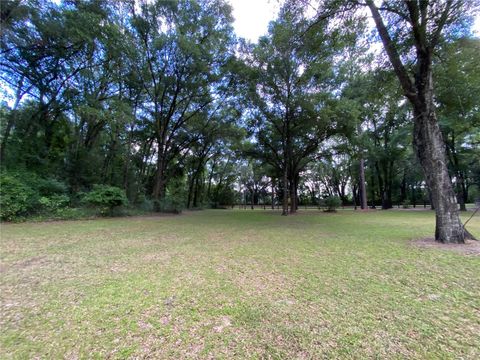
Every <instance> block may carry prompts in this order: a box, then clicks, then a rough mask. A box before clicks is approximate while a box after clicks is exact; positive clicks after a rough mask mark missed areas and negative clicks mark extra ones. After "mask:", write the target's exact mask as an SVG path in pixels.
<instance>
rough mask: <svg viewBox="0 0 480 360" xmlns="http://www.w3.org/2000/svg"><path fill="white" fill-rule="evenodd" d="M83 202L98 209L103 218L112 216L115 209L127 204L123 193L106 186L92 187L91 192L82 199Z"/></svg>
mask: <svg viewBox="0 0 480 360" xmlns="http://www.w3.org/2000/svg"><path fill="white" fill-rule="evenodd" d="M83 201H84V202H85V203H87V204H90V205H93V206H95V207H98V208H99V210H100V214H101V215H103V216H107V215H112V214H113V212H114V209H115V208H118V207H120V206H123V205H127V203H128V200H127V196H126V195H125V191H123V190H122V189H120V188H118V187H115V186H108V185H94V186H93V190H92V191H90V192H89V193H87V194H86V195H85V196H84V197H83Z"/></svg>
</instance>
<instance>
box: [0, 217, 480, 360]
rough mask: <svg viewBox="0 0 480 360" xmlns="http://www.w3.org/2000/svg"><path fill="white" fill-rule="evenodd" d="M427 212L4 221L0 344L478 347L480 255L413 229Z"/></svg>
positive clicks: (165, 354)
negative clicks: (428, 241)
mask: <svg viewBox="0 0 480 360" xmlns="http://www.w3.org/2000/svg"><path fill="white" fill-rule="evenodd" d="M466 217H467V215H465V218H466ZM464 220H465V219H464ZM433 227H434V213H433V212H429V211H426V212H406V211H396V210H390V211H377V212H367V213H360V212H353V211H347V210H346V211H340V212H339V213H337V214H325V213H320V212H318V211H303V212H301V213H299V214H298V215H297V216H290V217H281V216H279V214H278V213H273V212H270V211H263V210H255V211H250V210H224V211H222V210H208V211H199V212H192V213H186V214H183V215H180V216H165V217H144V218H142V217H136V218H116V219H101V220H92V221H71V222H51V223H23V224H8V225H2V251H1V269H0V270H1V284H0V291H1V295H0V296H1V320H0V321H1V324H0V325H1V330H2V331H1V334H0V339H1V346H0V357H1V358H37V357H38V358H62V357H66V358H86V357H88V358H90V357H93V358H130V357H137V358H142V357H150V358H188V357H197V358H209V357H215V358H233V357H235V358H252V357H254V358H255V357H257V358H258V357H262V358H263V357H267V358H318V357H321V356H325V357H328V358H339V357H342V358H367V357H368V358H372V357H378V358H404V357H408V358H425V357H428V358H438V359H439V358H442V359H443V358H453V357H455V358H464V359H475V358H479V357H480V337H479V333H480V320H479V319H480V280H479V274H480V256H477V255H476V254H475V252H468V251H467V252H458V251H449V250H448V249H445V248H442V247H438V248H431V247H425V246H423V245H424V244H423V245H422V242H420V244H418V243H414V242H412V240H413V239H422V238H427V237H429V236H431V234H432V231H433ZM469 229H470V231H471V232H472V233H473V234H474V235H476V236H477V237H480V217H478V216H476V217H475V218H474V219H472V220H471V221H470V223H469ZM424 242H425V241H424Z"/></svg>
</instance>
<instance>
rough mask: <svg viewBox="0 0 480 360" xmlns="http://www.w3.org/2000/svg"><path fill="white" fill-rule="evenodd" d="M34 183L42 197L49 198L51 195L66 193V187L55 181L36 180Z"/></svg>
mask: <svg viewBox="0 0 480 360" xmlns="http://www.w3.org/2000/svg"><path fill="white" fill-rule="evenodd" d="M36 183H37V187H38V192H39V193H40V195H42V196H46V197H51V196H52V195H58V194H65V193H67V191H68V188H67V185H65V184H64V183H63V182H61V181H58V180H56V179H52V178H47V179H38V180H37V181H36Z"/></svg>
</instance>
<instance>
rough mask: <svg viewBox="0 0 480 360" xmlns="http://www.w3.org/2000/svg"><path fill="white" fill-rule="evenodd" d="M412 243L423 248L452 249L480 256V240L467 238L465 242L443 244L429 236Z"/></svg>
mask: <svg viewBox="0 0 480 360" xmlns="http://www.w3.org/2000/svg"><path fill="white" fill-rule="evenodd" d="M412 244H413V245H414V246H416V247H419V248H423V249H441V250H450V251H455V252H458V253H461V254H464V255H474V256H480V241H475V240H466V241H465V244H442V243H439V242H437V241H435V239H434V238H431V237H428V238H423V239H417V240H414V241H412Z"/></svg>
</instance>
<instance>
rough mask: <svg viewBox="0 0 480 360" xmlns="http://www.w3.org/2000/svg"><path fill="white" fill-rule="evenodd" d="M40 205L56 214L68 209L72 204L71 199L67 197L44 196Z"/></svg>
mask: <svg viewBox="0 0 480 360" xmlns="http://www.w3.org/2000/svg"><path fill="white" fill-rule="evenodd" d="M39 203H40V205H41V206H42V207H43V208H44V209H45V210H47V211H52V212H55V211H57V210H59V209H63V208H65V207H67V206H68V205H69V203H70V198H69V197H68V196H67V195H52V196H50V197H46V196H42V197H41V198H40V200H39Z"/></svg>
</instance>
